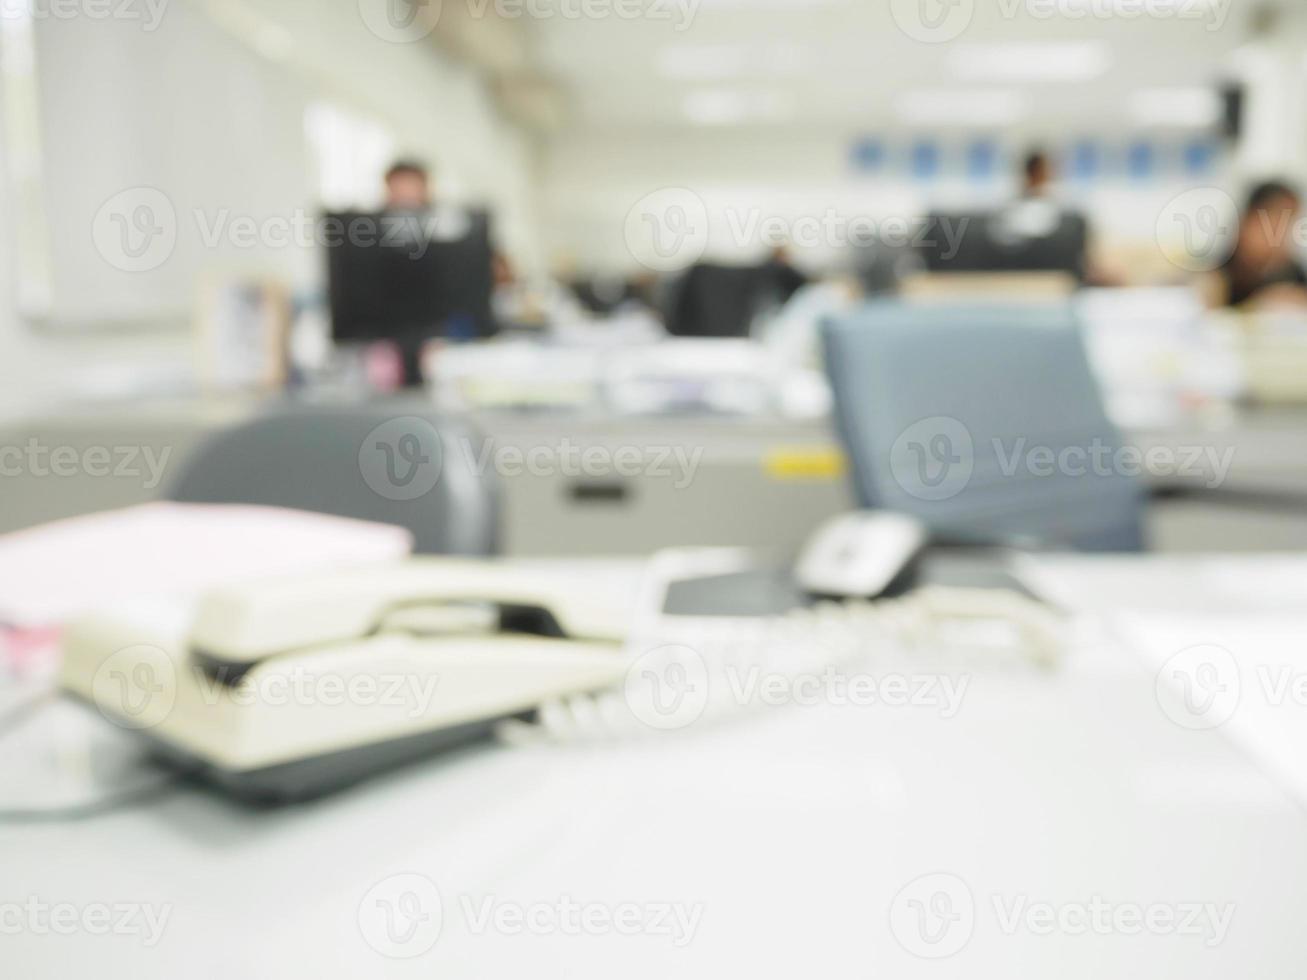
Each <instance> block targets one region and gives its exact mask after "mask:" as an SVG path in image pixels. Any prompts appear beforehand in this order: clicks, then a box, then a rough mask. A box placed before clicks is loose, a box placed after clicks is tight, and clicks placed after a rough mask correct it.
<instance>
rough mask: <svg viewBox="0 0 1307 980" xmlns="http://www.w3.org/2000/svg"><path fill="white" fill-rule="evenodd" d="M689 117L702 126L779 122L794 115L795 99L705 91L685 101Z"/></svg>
mask: <svg viewBox="0 0 1307 980" xmlns="http://www.w3.org/2000/svg"><path fill="white" fill-rule="evenodd" d="M684 109H685V116H686V118H687V119H689V120H690V121H691V122H692V123H695V124H697V125H700V126H731V125H736V124H738V123H745V122H775V121H777V120H781V119H786V118H788V117H790V116H792V115H793V114H794V99H793V97H792V96H789V95H786V94H784V93H781V92H758V91H746V90H735V89H704V90H702V91H699V92H691V93H690V94H689V95H687V96H686V97H685V103H684Z"/></svg>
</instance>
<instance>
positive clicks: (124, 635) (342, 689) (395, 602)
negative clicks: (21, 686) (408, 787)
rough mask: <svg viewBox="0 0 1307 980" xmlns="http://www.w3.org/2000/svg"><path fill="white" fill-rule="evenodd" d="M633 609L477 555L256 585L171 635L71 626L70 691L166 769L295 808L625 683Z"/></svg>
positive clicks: (119, 623)
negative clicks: (168, 763) (624, 644)
mask: <svg viewBox="0 0 1307 980" xmlns="http://www.w3.org/2000/svg"><path fill="white" fill-rule="evenodd" d="M633 605H634V596H630V597H629V598H627V599H625V600H624V599H623V595H622V593H621V590H620V589H614V588H611V587H610V588H607V589H606V588H604V587H603V583H602V582H596V576H595V575H594V574H593V573H592V572H586V573H581V574H579V575H578V574H577V573H576V572H575V570H573V571H572V572H569V571H568V570H566V569H558V570H547V569H546V568H544V567H542V566H540V565H531V564H527V565H519V564H504V563H497V562H492V561H482V560H474V559H462V558H415V559H411V560H409V561H406V562H403V563H401V564H397V565H394V566H381V567H374V568H364V569H355V570H350V571H331V572H322V573H316V574H308V575H304V574H300V575H294V576H286V577H279V578H273V579H264V580H253V581H250V582H246V583H242V584H240V585H236V586H231V587H228V588H223V589H219V590H216V591H214V592H212V593H210V594H207V595H205V596H204V597H202V599H201V600H200V601H199V603H198V606H197V608H196V609H195V610H194V612H193V615H191V616H189V617H183V618H182V619H181V620H179V621H177V622H173V623H165V622H163V621H162V620H161V618H160V617H158V616H157V615H153V614H151V613H149V612H148V611H147V610H138V611H135V612H133V611H132V610H129V609H124V610H119V611H116V612H114V613H113V614H101V615H97V616H92V617H88V618H86V619H85V620H83V621H81V622H78V623H75V624H73V625H72V626H70V628H69V629H68V631H67V633H66V635H65V641H64V663H63V668H62V677H61V683H62V686H63V688H64V690H65V691H67V692H69V693H71V694H73V695H74V696H76V697H77V698H80V699H82V700H85V701H88V702H90V703H92V704H94V705H95V706H96V707H97V708H98V709H99V710H100V711H101V713H103V714H104V715H105V716H106V717H107V718H109V720H111V721H113V722H114V723H116V724H118V725H120V726H122V727H124V728H129V729H133V730H137V731H139V732H140V733H142V734H143V735H145V736H146V737H148V738H149V739H150V740H151V741H152V742H153V743H154V746H155V748H156V749H157V750H158V751H159V752H160V753H161V754H162V755H163V756H164V757H166V758H170V759H171V760H173V761H175V762H176V763H178V764H180V765H182V766H186V767H190V768H193V769H195V770H196V771H197V772H199V773H201V774H203V775H204V776H205V777H206V778H209V779H211V780H212V781H214V782H217V783H219V784H220V785H222V786H223V787H224V788H226V789H228V790H230V791H232V792H234V793H236V794H237V795H239V796H243V797H246V798H251V799H266V800H272V801H285V800H291V799H297V798H304V797H310V796H314V795H318V794H320V793H323V792H326V791H329V790H331V789H335V788H338V787H340V786H342V785H346V784H349V783H351V782H355V781H357V780H359V779H361V778H363V777H365V776H367V775H370V774H372V773H374V772H376V771H377V770H379V769H383V768H389V767H390V766H393V765H396V764H399V763H402V762H405V761H408V760H411V759H415V758H419V757H422V756H425V755H428V754H430V753H431V752H432V751H433V750H435V749H439V748H443V747H447V746H450V745H453V744H456V743H459V742H462V741H465V740H470V739H472V738H475V737H479V736H481V735H483V734H485V733H486V732H487V731H488V730H489V729H490V727H491V726H492V725H494V724H495V723H497V722H498V721H501V720H503V719H506V718H512V717H516V716H519V715H521V714H523V713H525V712H529V711H530V710H532V709H533V708H534V707H536V706H537V705H539V704H540V703H541V702H543V701H545V700H548V699H550V698H555V697H559V696H563V695H567V694H577V693H583V692H586V691H591V690H597V689H599V688H603V687H607V686H610V685H612V684H613V683H615V682H617V681H619V680H620V678H621V677H622V675H623V673H624V670H625V666H626V665H625V662H624V661H623V659H622V657H621V640H622V638H623V637H624V635H625V632H626V630H627V628H628V624H629V622H630V619H631V616H632V615H633Z"/></svg>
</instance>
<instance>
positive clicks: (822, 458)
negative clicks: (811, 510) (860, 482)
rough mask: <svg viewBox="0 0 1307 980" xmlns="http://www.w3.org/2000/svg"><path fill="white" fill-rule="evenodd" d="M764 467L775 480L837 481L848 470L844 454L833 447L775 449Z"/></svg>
mask: <svg viewBox="0 0 1307 980" xmlns="http://www.w3.org/2000/svg"><path fill="white" fill-rule="evenodd" d="M762 465H763V469H764V470H765V471H766V472H767V475H768V476H770V477H771V478H772V479H773V480H836V479H839V478H840V477H842V476H843V475H844V471H845V469H846V468H847V466H846V463H845V458H844V453H843V452H841V451H840V450H839V449H836V448H835V447H833V446H821V447H812V448H807V449H773V450H772V451H771V452H769V453H768V454H767V455H766V456H765V457H764V458H763V461H762Z"/></svg>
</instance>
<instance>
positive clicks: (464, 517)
mask: <svg viewBox="0 0 1307 980" xmlns="http://www.w3.org/2000/svg"><path fill="white" fill-rule="evenodd" d="M480 446H481V436H480V435H479V434H478V433H477V432H476V431H475V430H474V429H473V428H472V427H471V426H470V425H468V424H467V423H465V422H463V421H461V420H457V419H452V418H448V417H441V416H437V415H434V414H432V413H431V412H430V411H429V409H428V408H427V407H426V406H422V405H417V406H408V407H407V408H406V407H403V406H376V405H356V406H347V407H343V406H333V407H323V406H289V407H282V408H278V409H275V410H273V411H270V412H268V413H267V414H264V415H261V416H259V417H258V418H255V419H253V420H251V421H248V422H245V423H243V424H241V425H238V426H236V427H235V428H232V429H229V430H227V431H225V432H221V433H219V434H217V435H215V436H213V437H211V438H210V439H209V440H208V441H207V442H206V443H204V444H203V445H201V446H200V448H199V449H198V450H197V451H196V453H195V454H194V456H193V457H192V458H191V459H190V460H188V461H187V463H186V466H185V468H184V470H183V472H182V473H181V475H180V477H179V478H178V479H177V481H176V482H175V483H174V484H173V485H172V486H171V487H170V488H169V490H168V492H167V497H168V499H170V500H177V501H184V502H190V503H223V504H263V505H267V506H275V507H293V508H298V509H300V510H309V511H315V512H318V513H322V514H334V515H337V516H340V517H353V518H357V519H359V520H365V521H380V522H383V523H386V524H397V525H400V526H401V527H406V528H408V529H409V530H410V531H411V532H412V533H413V540H414V546H413V549H414V551H415V552H417V553H419V554H423V553H426V554H455V555H490V554H494V553H495V552H496V550H497V541H498V506H497V502H498V493H497V491H496V488H495V483H494V479H493V478H494V474H493V472H490V471H489V470H488V469H487V471H486V472H484V473H478V472H477V471H476V468H475V467H474V465H473V464H474V461H475V460H476V459H478V458H480V454H479V452H478V449H479V447H480ZM469 449H470V450H471V451H469Z"/></svg>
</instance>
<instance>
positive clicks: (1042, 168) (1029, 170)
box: [1021, 150, 1053, 198]
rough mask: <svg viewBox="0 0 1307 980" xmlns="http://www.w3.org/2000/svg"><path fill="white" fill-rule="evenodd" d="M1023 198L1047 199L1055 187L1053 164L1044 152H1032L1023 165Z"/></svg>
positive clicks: (1027, 155) (1028, 154)
mask: <svg viewBox="0 0 1307 980" xmlns="http://www.w3.org/2000/svg"><path fill="white" fill-rule="evenodd" d="M1021 172H1022V177H1021V196H1022V197H1023V198H1040V197H1047V196H1048V194H1049V192H1050V190H1051V189H1052V186H1053V162H1052V161H1051V160H1050V159H1049V158H1048V154H1047V153H1045V152H1044V151H1043V150H1031V151H1030V152H1029V153H1027V154H1026V158H1025V161H1024V162H1023V163H1022V165H1021Z"/></svg>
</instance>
